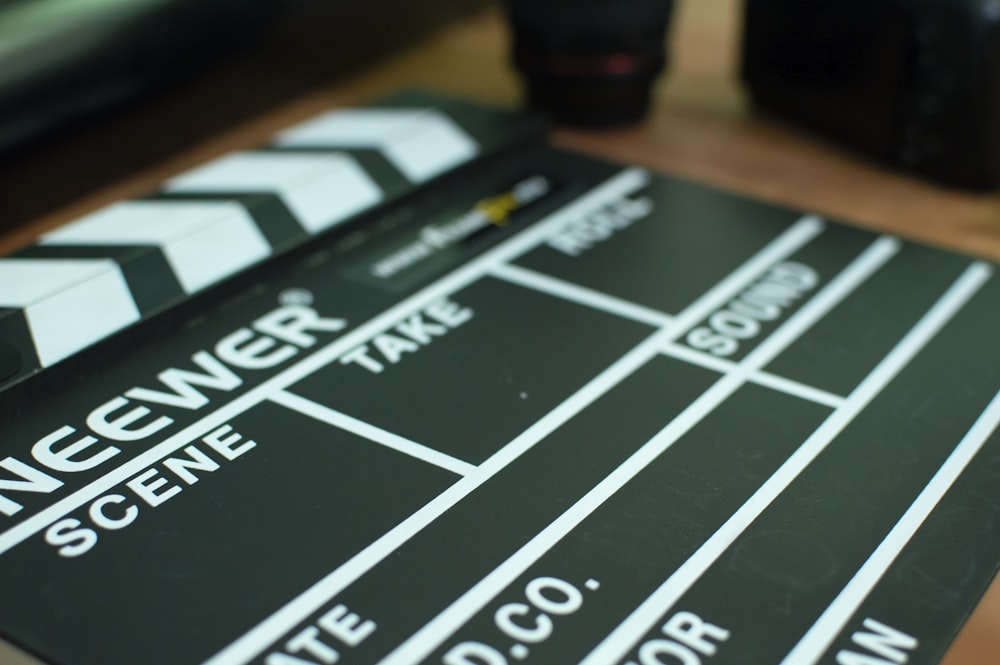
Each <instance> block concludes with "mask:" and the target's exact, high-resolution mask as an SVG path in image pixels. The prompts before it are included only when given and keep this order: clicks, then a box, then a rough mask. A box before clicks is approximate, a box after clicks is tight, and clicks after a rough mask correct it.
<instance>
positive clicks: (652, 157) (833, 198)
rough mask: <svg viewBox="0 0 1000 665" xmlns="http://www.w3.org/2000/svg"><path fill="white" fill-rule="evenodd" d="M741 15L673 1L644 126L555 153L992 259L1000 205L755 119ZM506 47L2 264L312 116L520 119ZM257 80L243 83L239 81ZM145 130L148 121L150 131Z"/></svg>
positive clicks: (433, 56) (993, 610)
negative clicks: (298, 129) (448, 101)
mask: <svg viewBox="0 0 1000 665" xmlns="http://www.w3.org/2000/svg"><path fill="white" fill-rule="evenodd" d="M740 4H741V3H739V2H737V1H736V0H681V2H680V5H679V8H678V9H679V12H678V15H677V16H676V17H675V21H674V25H673V29H672V37H671V41H670V51H671V54H672V60H671V65H670V69H669V73H668V74H667V75H666V76H665V77H663V78H662V79H661V81H660V82H659V84H658V86H657V89H656V104H655V107H654V110H653V113H652V115H651V117H650V118H649V119H648V120H647V121H646V122H644V123H643V124H641V125H638V126H636V127H632V128H628V129H620V130H615V131H611V132H604V133H587V132H580V131H572V130H566V129H563V130H557V131H556V132H555V133H554V140H555V141H556V142H557V143H559V144H561V145H563V146H566V147H570V148H573V149H578V150H581V151H585V152H589V153H593V154H597V155H602V156H605V157H608V158H611V159H615V160H619V161H623V162H630V163H635V164H641V165H644V166H648V167H651V168H654V169H658V170H662V171H665V172H668V173H672V174H676V175H680V176H684V177H689V178H692V179H695V180H699V181H702V182H707V183H711V184H715V185H718V186H720V187H724V188H727V189H731V190H735V191H738V192H743V193H746V194H750V195H753V196H757V197H760V198H763V199H767V200H770V201H774V202H777V203H782V204H786V205H790V206H793V207H797V208H804V209H809V210H811V211H816V212H819V213H822V214H823V215H826V216H828V217H830V218H833V219H840V220H846V221H850V222H851V223H853V224H857V225H859V226H864V227H867V228H870V229H877V230H881V231H889V232H892V233H895V234H898V235H900V236H903V237H906V238H911V239H915V240H919V241H924V242H930V243H934V244H939V245H942V246H945V247H949V248H953V249H958V250H962V251H965V252H969V253H972V254H975V255H978V256H981V257H985V258H990V259H993V260H998V259H1000V195H977V194H969V193H964V192H961V191H955V190H948V189H943V188H939V187H935V186H933V185H930V184H927V183H923V182H920V181H918V180H915V179H912V178H910V177H907V176H904V175H899V174H893V173H890V172H887V171H884V170H882V169H881V168H879V167H877V166H875V165H872V164H869V163H866V162H864V161H863V160H861V159H859V158H857V157H855V156H852V155H850V154H848V153H845V152H842V151H841V150H839V149H837V148H836V147H833V146H831V145H829V144H827V143H825V142H823V141H822V140H819V139H816V138H813V137H811V136H808V135H806V134H804V133H800V132H797V131H796V130H794V129H791V128H788V127H785V126H782V125H780V124H778V123H776V122H772V121H769V120H767V119H764V118H759V117H756V116H754V115H752V114H751V113H750V112H749V109H748V106H747V103H746V100H745V97H744V95H743V93H742V91H741V89H740V86H739V84H738V81H737V78H736V67H737V60H738V55H737V54H738V48H739V31H740V16H739V13H740V11H739V8H740ZM396 32H397V33H398V30H396ZM507 41H508V35H507V31H506V27H505V25H504V22H503V20H502V18H501V16H500V14H499V13H498V12H497V11H496V10H487V11H484V12H481V13H477V14H474V15H473V16H472V17H471V18H468V19H464V20H462V21H460V22H459V23H456V24H454V25H452V26H450V27H448V28H446V29H444V30H442V31H440V32H438V33H436V34H435V35H433V36H432V37H430V38H428V39H425V40H423V41H421V42H419V43H417V44H415V45H414V46H412V47H410V48H408V49H407V50H405V51H403V52H401V53H398V54H397V55H394V56H392V57H391V58H388V59H385V60H383V61H381V62H379V63H377V64H374V65H364V66H362V65H358V67H357V68H356V71H354V72H353V73H352V74H351V75H349V76H346V77H341V78H339V79H338V80H336V81H335V82H332V83H330V84H329V85H326V86H319V87H317V88H315V89H314V90H313V91H312V92H310V93H308V94H305V95H300V96H297V97H295V98H292V99H288V100H287V101H283V102H282V103H280V104H277V105H272V106H271V107H270V108H269V109H268V110H266V111H264V112H261V113H258V114H256V115H253V116H252V117H251V118H249V119H243V120H241V121H240V122H239V123H238V124H236V125H235V126H232V127H230V128H228V129H226V130H224V131H221V132H215V133H214V134H212V135H211V136H210V137H209V138H207V139H205V140H199V141H198V142H197V143H196V144H195V145H193V146H191V145H190V144H187V145H185V146H184V147H183V148H182V149H179V150H176V151H172V152H169V154H168V156H167V157H166V158H163V159H160V160H158V161H157V162H156V163H155V164H153V165H152V166H149V167H144V168H142V169H141V170H140V171H138V172H135V173H132V174H130V175H129V176H128V177H125V178H120V179H116V180H115V181H114V182H112V183H108V184H107V185H106V186H101V187H99V188H97V189H96V190H94V191H90V192H88V193H87V194H86V195H84V196H78V197H76V198H74V199H73V200H72V201H70V202H68V203H67V204H66V205H60V206H59V207H58V208H56V209H54V210H48V211H46V212H45V213H44V214H40V215H36V216H34V217H32V218H31V219H30V220H27V221H26V223H23V224H19V225H18V226H17V227H16V228H12V229H7V230H5V231H4V233H3V235H2V236H0V252H2V253H6V252H9V251H11V250H12V249H14V248H16V247H18V246H22V245H25V244H28V243H29V242H31V241H32V240H33V238H34V237H35V236H37V235H38V234H39V233H41V232H42V231H44V230H46V229H49V228H52V227H54V226H57V225H59V224H61V223H63V222H66V221H68V220H70V219H72V218H74V217H76V216H79V215H81V214H84V213H86V212H89V211H91V210H93V209H95V208H97V207H100V206H102V205H105V204H107V203H110V202H112V201H114V200H116V199H119V198H123V197H128V196H134V195H141V194H143V193H145V192H146V191H147V190H149V189H151V188H152V187H154V186H155V185H156V184H157V183H158V182H159V181H160V180H162V179H163V178H165V177H167V176H169V175H172V174H174V173H177V172H179V171H181V170H184V169H187V168H190V167H192V166H195V165H196V164H198V163H200V162H202V161H204V160H206V159H209V158H211V157H213V156H216V155H218V154H221V153H223V152H226V151H229V150H232V149H234V148H241V147H248V146H253V145H255V144H258V143H261V142H262V141H264V140H265V139H266V138H267V137H268V136H269V135H270V134H272V133H273V132H275V131H276V130H278V129H281V128H283V127H285V126H287V125H289V124H291V123H293V122H296V121H298V120H302V119H304V118H306V117H308V116H310V115H312V114H314V113H316V112H318V111H320V110H324V109H327V108H329V107H331V106H343V105H356V104H361V103H364V101H365V100H368V99H371V98H373V97H377V96H379V95H382V94H384V93H386V92H389V91H391V90H393V89H395V88H398V87H401V86H422V87H431V88H436V89H439V90H442V91H446V92H452V93H457V94H461V95H464V96H467V97H470V98H473V99H478V100H482V101H484V102H490V103H494V104H498V105H503V106H515V105H517V104H518V100H519V84H518V80H517V78H516V77H515V76H514V74H513V73H512V72H511V70H510V69H509V67H508V64H507ZM259 61H260V59H259V58H258V59H257V62H258V63H259ZM253 75H254V72H253V71H249V72H246V73H245V76H246V79H245V80H247V81H249V80H252V76H253ZM199 86H200V87H199ZM206 86H207V87H208V88H211V87H212V81H211V79H208V80H203V81H201V82H200V83H199V84H198V86H196V88H198V89H201V90H202V91H204V89H205V88H206ZM182 92H183V91H182ZM246 94H248V95H250V96H252V92H251V93H246ZM196 98H197V95H196V94H195V93H192V94H191V98H190V99H189V100H188V101H185V100H184V98H183V94H182V97H181V100H180V101H179V102H178V101H176V100H175V101H171V102H169V103H166V104H161V107H160V108H159V110H156V108H154V110H153V111H152V112H150V111H149V110H148V109H146V110H144V111H141V112H140V115H141V114H145V115H143V116H142V117H143V121H142V123H145V124H142V123H139V124H137V123H136V122H135V121H133V122H132V125H131V126H130V127H127V128H126V129H123V130H118V129H114V128H111V129H105V130H102V131H103V132H104V133H103V134H102V135H100V136H97V137H96V138H95V137H90V138H88V139H81V140H78V141H76V143H75V146H76V147H75V148H74V149H75V150H76V151H77V152H81V151H83V152H84V154H86V151H87V150H90V151H91V152H93V151H94V149H95V146H96V145H100V146H102V147H101V149H100V151H99V154H95V155H94V159H95V160H97V161H98V162H102V161H107V160H112V161H113V160H116V159H118V160H123V159H124V160H127V159H128V158H129V154H130V151H131V152H134V151H135V150H136V149H138V148H141V147H142V146H141V145H138V146H137V143H138V144H141V143H142V142H143V141H146V140H148V141H152V140H157V141H160V142H162V141H163V140H164V139H163V135H164V134H165V135H166V136H167V137H168V139H169V137H170V132H171V126H172V124H176V123H178V122H181V121H183V120H184V119H185V118H189V117H190V115H191V114H196V113H197V112H198V111H197V102H196V101H195V100H196ZM154 107H155V105H154ZM150 118H152V119H153V120H157V122H156V124H155V125H151V124H150V122H151V121H150ZM81 141H82V142H83V147H81V146H80V144H81ZM69 163H72V164H75V165H77V166H76V167H75V168H77V169H79V165H80V164H81V162H80V159H79V157H77V158H76V161H72V160H70V162H69ZM66 164H67V162H66V161H65V160H61V159H60V150H59V149H55V150H52V149H50V150H48V152H47V153H46V154H45V155H43V156H42V157H39V158H38V159H36V160H34V161H30V160H29V162H28V163H26V166H25V167H24V168H23V169H20V170H17V171H16V172H15V173H16V175H17V178H16V182H11V180H10V178H8V179H7V183H6V184H0V186H4V187H7V188H8V189H7V191H6V192H4V193H3V197H0V201H3V200H6V201H8V202H10V201H13V202H15V203H16V202H17V201H18V197H22V198H21V200H22V201H23V200H28V199H29V198H30V197H38V196H44V195H45V192H46V191H51V188H53V187H56V188H58V187H59V181H60V179H63V180H66V179H72V178H74V172H73V171H72V170H67V167H66ZM4 197H6V198H5V199H4ZM32 200H34V199H32ZM998 372H1000V369H998ZM998 549H1000V545H998ZM945 663H946V664H947V665H984V664H989V663H1000V584H996V583H995V584H994V586H993V588H992V589H991V590H990V592H989V593H988V594H987V596H986V597H985V599H984V600H983V602H982V603H981V605H980V607H979V608H978V610H977V611H976V613H975V614H974V615H973V617H972V619H971V620H970V622H969V623H968V624H967V626H966V627H965V629H964V630H963V632H962V633H961V635H960V636H959V638H958V640H957V641H956V643H955V645H954V646H953V648H952V649H951V651H950V653H949V656H948V658H947V659H946V660H945Z"/></svg>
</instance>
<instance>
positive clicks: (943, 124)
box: [742, 0, 1000, 189]
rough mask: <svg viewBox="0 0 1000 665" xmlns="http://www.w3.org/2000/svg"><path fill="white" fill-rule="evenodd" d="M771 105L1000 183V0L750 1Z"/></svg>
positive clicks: (949, 177) (750, 40)
mask: <svg viewBox="0 0 1000 665" xmlns="http://www.w3.org/2000/svg"><path fill="white" fill-rule="evenodd" d="M745 11H746V18H745V24H744V26H745V27H744V44H743V72H742V73H743V78H744V80H745V82H746V84H747V85H748V88H749V90H750V94H751V96H752V99H753V101H754V103H755V104H756V105H757V106H758V107H760V108H762V109H764V110H765V111H767V112H770V113H773V114H775V115H777V116H780V117H782V118H784V119H787V120H790V121H792V122H794V123H797V124H800V125H803V126H805V127H808V128H810V129H813V130H816V131H818V132H820V133H822V134H825V135H827V136H829V137H831V138H833V139H835V140H837V141H840V142H843V143H845V144H847V145H849V146H851V147H854V148H856V149H858V150H859V151H861V152H864V153H867V154H869V155H871V156H873V157H875V158H877V159H879V160H881V161H884V162H887V163H889V164H892V165H895V166H899V167H903V168H904V169H907V170H910V171H913V172H916V173H919V174H922V175H924V176H926V177H929V178H932V179H934V180H937V181H939V182H943V183H947V184H951V185H957V186H962V187H970V188H977V189H987V188H996V187H997V186H1000V0H747V2H746V10H745Z"/></svg>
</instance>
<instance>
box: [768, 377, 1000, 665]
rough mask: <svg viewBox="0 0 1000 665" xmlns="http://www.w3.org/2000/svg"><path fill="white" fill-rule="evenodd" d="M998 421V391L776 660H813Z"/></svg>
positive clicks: (791, 664) (787, 663) (790, 663)
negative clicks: (855, 568)
mask: <svg viewBox="0 0 1000 665" xmlns="http://www.w3.org/2000/svg"><path fill="white" fill-rule="evenodd" d="M998 424H1000V392H997V394H996V395H995V396H994V397H993V399H992V400H991V401H990V403H989V405H988V406H987V407H986V409H985V410H984V411H983V412H982V414H980V416H979V418H978V419H977V420H976V422H975V424H973V426H972V428H971V429H970V430H969V431H968V432H967V433H966V434H965V436H964V437H962V440H961V441H960V442H959V444H958V446H957V447H956V448H955V450H954V451H952V453H951V455H949V456H948V459H947V460H945V462H944V464H942V465H941V468H939V469H938V471H937V473H935V474H934V477H933V478H931V480H930V482H929V483H927V485H926V486H925V487H924V489H923V491H921V492H920V494H919V495H918V496H917V498H916V499H915V500H914V501H913V503H912V504H910V507H909V508H908V509H907V511H906V512H905V513H904V514H903V516H902V517H901V518H900V519H899V521H898V522H896V525H895V526H894V527H893V528H892V530H891V531H890V532H889V534H888V535H887V536H886V537H885V539H883V540H882V542H881V543H880V544H879V546H878V547H877V548H876V549H875V551H874V552H872V554H871V556H869V557H868V560H867V561H865V563H864V565H863V566H861V568H860V569H859V570H858V572H857V573H855V575H854V577H853V578H851V581H850V582H848V583H847V586H845V587H844V589H843V590H842V591H841V592H840V594H839V595H838V596H837V597H836V598H835V599H834V601H833V602H832V603H830V605H829V606H828V607H827V608H826V610H825V611H824V612H823V614H822V615H820V617H819V619H818V620H817V621H816V623H814V624H813V625H812V627H811V628H810V629H809V630H808V631H807V632H806V634H805V635H804V636H803V637H802V639H801V640H800V641H799V643H798V644H796V645H795V647H794V648H793V649H792V650H791V651H790V652H789V653H788V655H787V656H785V658H784V659H783V660H782V661H781V665H799V664H800V663H802V664H805V663H815V662H816V661H817V660H819V658H820V657H821V656H822V655H823V654H824V652H825V651H826V650H827V648H829V646H830V643H831V642H833V640H834V639H835V638H836V637H837V635H839V634H840V631H841V630H843V628H844V625H845V624H846V623H847V622H848V621H849V620H850V618H851V617H852V616H853V615H854V613H855V612H856V611H857V609H858V607H860V605H861V603H862V602H864V600H865V598H867V597H868V594H869V593H871V590H872V589H873V588H874V587H875V585H876V584H877V583H878V581H879V580H880V579H882V576H883V575H884V574H885V572H886V570H888V569H889V566H891V565H892V563H893V562H894V561H895V560H896V557H898V556H899V553H900V552H902V551H903V548H904V547H905V546H906V544H907V543H908V542H910V539H911V538H912V537H913V534H915V533H916V532H917V529H919V528H920V526H921V525H922V524H923V523H924V520H926V519H927V516H928V515H930V514H931V511H933V510H934V508H935V507H937V505H938V503H939V502H940V501H941V499H942V498H943V497H944V495H945V493H946V492H947V491H948V490H949V489H950V488H951V486H952V485H953V484H954V483H955V481H956V480H958V477H959V476H960V475H961V474H962V472H963V471H964V470H965V469H966V467H968V465H969V463H970V462H971V461H972V458H973V457H975V456H976V453H978V452H979V451H980V450H981V449H982V447H983V445H984V444H985V443H986V440H987V439H988V438H989V437H990V435H991V434H993V432H994V431H995V430H996V428H997V425H998Z"/></svg>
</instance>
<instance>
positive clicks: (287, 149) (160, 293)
mask: <svg viewBox="0 0 1000 665" xmlns="http://www.w3.org/2000/svg"><path fill="white" fill-rule="evenodd" d="M433 102H434V104H435V106H434V108H430V107H429V100H428V98H427V97H426V96H425V95H423V94H422V93H417V92H410V93H402V94H399V95H396V96H394V97H393V98H390V99H389V100H387V101H386V102H385V103H383V104H382V105H379V106H374V107H371V108H361V109H343V110H334V111H330V112H328V113H324V114H322V115H320V116H318V117H315V118H312V119H310V120H307V121H305V122H303V123H301V124H299V125H297V126H294V127H291V128H290V129H288V130H285V131H283V132H281V133H279V134H278V135H277V136H275V137H274V140H273V142H272V143H271V144H270V145H268V146H266V147H264V148H261V149H257V150H243V151H237V152H233V153H229V154H226V155H223V156H221V157H219V158H217V159H214V160H212V161H210V162H208V163H206V164H203V165H201V166H199V167H196V168H194V169H192V170H191V171H188V172H186V173H181V174H179V175H177V176H175V177H173V178H170V179H169V180H167V181H166V182H165V183H163V186H162V187H161V189H160V190H159V191H158V192H156V193H153V194H151V195H150V196H148V197H145V198H142V199H138V200H130V201H122V202H118V203H114V204H112V205H110V206H108V207H106V208H103V209H100V210H97V211H95V212H93V213H91V214H89V215H86V216H84V217H82V218H80V219H77V220H75V221H73V222H71V223H69V224H66V225H65V226H62V227H61V228H58V229H56V230H55V231H52V232H51V233H48V234H46V235H44V236H43V237H42V238H41V239H40V240H39V241H38V243H37V244H36V245H35V246H33V247H30V248H28V249H25V250H23V251H21V252H19V253H17V254H15V255H14V256H12V257H9V258H0V386H2V385H4V383H7V384H12V383H15V382H18V381H20V380H23V379H24V378H27V377H29V376H31V375H33V374H35V373H37V372H38V371H39V370H41V369H43V368H47V367H50V366H53V365H55V364H56V363H59V362H60V361H62V360H64V359H66V358H68V357H70V356H73V355H75V354H77V353H78V352H80V351H82V350H84V349H86V348H88V347H90V346H92V345H94V344H96V343H98V342H100V341H102V340H105V339H107V338H109V337H110V336H112V335H114V334H115V333H117V332H119V331H122V330H124V329H126V328H129V327H131V326H134V325H136V324H137V323H140V322H142V321H143V320H145V319H148V318H149V317H151V316H153V315H155V314H157V313H160V312H163V311H165V310H166V309H168V308H170V307H172V306H174V305H177V304H178V303H181V302H184V301H185V300H186V299H188V298H189V297H190V296H192V295H193V294H197V293H199V292H202V291H204V290H206V289H208V288H210V287H212V286H214V285H217V284H219V283H221V282H223V281H224V280H226V279H227V278H229V277H232V276H234V275H236V274H238V273H241V272H243V271H245V270H247V269H248V268H250V267H252V266H255V265H258V264H260V263H261V262H263V261H265V260H267V259H268V258H269V257H272V256H274V255H276V254H279V253H282V252H284V251H286V250H289V249H291V248H294V247H297V246H299V245H301V244H303V243H305V242H306V241H307V240H309V239H310V238H312V237H314V236H316V235H318V234H323V233H325V232H328V231H330V230H332V229H337V228H341V227H343V226H344V225H345V224H347V223H349V222H351V221H353V220H357V219H358V218H359V217H360V216H362V215H364V214H365V213H369V212H372V211H374V210H376V209H378V208H379V207H380V206H382V205H384V204H388V203H390V202H392V201H394V200H396V199H398V198H399V197H401V196H403V195H405V194H406V193H408V192H410V191H413V190H414V189H416V188H417V187H419V186H420V185H422V184H424V183H426V182H428V181H431V180H433V179H436V178H439V177H440V176H442V175H444V174H446V173H448V172H450V171H453V170H454V169H456V168H457V167H459V166H461V165H462V164H466V163H468V162H470V161H473V160H476V159H478V158H481V157H485V156H488V155H489V154H490V153H492V152H494V151H496V150H498V149H499V148H500V147H502V146H503V145H504V144H505V143H507V142H509V141H510V140H511V138H512V137H516V136H517V135H518V134H519V132H522V131H529V132H534V131H536V129H537V126H536V125H535V124H534V123H530V122H529V123H526V122H525V118H524V117H523V116H519V115H515V114H506V113H503V112H498V111H492V110H486V109H483V108H482V107H477V106H472V105H468V104H464V103H461V102H458V101H454V100H445V101H444V102H442V100H441V98H439V97H434V98H433Z"/></svg>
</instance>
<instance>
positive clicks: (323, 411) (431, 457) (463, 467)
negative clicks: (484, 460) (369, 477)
mask: <svg viewBox="0 0 1000 665" xmlns="http://www.w3.org/2000/svg"><path fill="white" fill-rule="evenodd" d="M268 399H270V400H271V401H272V402H274V403H275V404H280V405H281V406H284V407H287V408H289V409H291V410H293V411H297V412H298V413H301V414H302V415H304V416H308V417H310V418H314V419H316V420H318V421H320V422H324V423H326V424H328V425H333V426H334V427H337V428H339V429H342V430H346V431H348V432H351V433H353V434H357V435H358V436H360V437H363V438H365V439H368V440H369V441H373V442H375V443H378V444H381V445H383V446H385V447H386V448H391V449H393V450H395V451H397V452H401V453H403V454H404V455H409V456H410V457H413V458H415V459H418V460H420V461H422V462H427V463H428V464H433V465H434V466H437V467H440V468H442V469H446V470H448V471H451V472H452V473H456V474H458V475H460V476H468V475H470V474H471V473H472V472H473V471H475V470H476V467H475V466H474V465H472V464H469V463H468V462H465V461H463V460H460V459H458V458H457V457H452V456H451V455H447V454H445V453H442V452H440V451H438V450H434V449H433V448H430V447H428V446H425V445H423V444H421V443H416V442H415V441H410V440H409V439H405V438H403V437H401V436H398V435H396V434H393V433H392V432H388V431H386V430H384V429H382V428H380V427H376V426H375V425H371V424H369V423H366V422H364V421H363V420H358V419H357V418H352V417H351V416H349V415H347V414H345V413H341V412H340V411H335V410H333V409H331V408H329V407H326V406H324V405H322V404H318V403H317V402H314V401H312V400H310V399H306V398H305V397H301V396H300V395H295V394H292V393H289V392H286V391H284V390H275V391H274V392H272V393H271V394H269V395H268Z"/></svg>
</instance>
